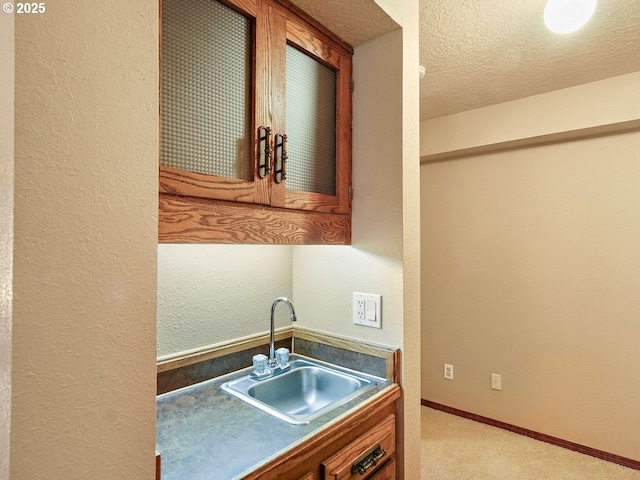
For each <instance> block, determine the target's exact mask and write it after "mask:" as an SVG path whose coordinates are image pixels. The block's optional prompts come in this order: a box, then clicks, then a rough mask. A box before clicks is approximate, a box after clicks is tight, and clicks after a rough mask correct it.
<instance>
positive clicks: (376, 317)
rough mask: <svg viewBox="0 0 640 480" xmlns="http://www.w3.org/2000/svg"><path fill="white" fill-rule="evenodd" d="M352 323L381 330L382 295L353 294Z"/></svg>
mask: <svg viewBox="0 0 640 480" xmlns="http://www.w3.org/2000/svg"><path fill="white" fill-rule="evenodd" d="M353 323H355V324H356V325H364V326H366V327H373V328H382V295H377V294H373V293H358V292H353Z"/></svg>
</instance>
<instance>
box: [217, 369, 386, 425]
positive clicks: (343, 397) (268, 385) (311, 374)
mask: <svg viewBox="0 0 640 480" xmlns="http://www.w3.org/2000/svg"><path fill="white" fill-rule="evenodd" d="M375 385H376V382H375V380H374V378H372V377H369V376H368V375H363V374H358V373H356V372H353V371H350V370H346V369H341V368H340V367H333V366H328V365H324V364H320V363H316V362H312V361H308V360H294V361H292V362H291V366H290V367H289V368H288V369H287V370H286V371H284V372H280V373H276V374H275V375H274V376H272V377H270V378H266V379H263V380H258V379H256V378H255V377H253V376H252V375H245V376H243V377H240V378H238V379H236V380H231V381H229V382H226V383H224V384H223V385H222V386H221V387H220V388H222V390H223V391H225V392H226V393H228V394H230V395H233V396H234V397H237V398H239V399H240V400H242V401H244V402H246V403H248V404H250V405H253V406H254V407H257V408H259V409H260V410H263V411H264V412H267V413H269V414H271V415H273V416H275V417H277V418H279V419H281V420H284V421H285V422H288V423H290V424H293V425H304V424H307V423H309V422H310V421H312V420H313V419H315V418H318V417H320V416H321V415H324V414H326V413H328V412H330V411H331V410H333V409H334V408H337V407H339V406H340V405H343V404H345V403H346V402H348V401H349V400H351V399H353V398H355V397H357V396H358V395H360V394H361V393H364V392H365V391H367V390H368V389H370V388H373V387H374V386H375Z"/></svg>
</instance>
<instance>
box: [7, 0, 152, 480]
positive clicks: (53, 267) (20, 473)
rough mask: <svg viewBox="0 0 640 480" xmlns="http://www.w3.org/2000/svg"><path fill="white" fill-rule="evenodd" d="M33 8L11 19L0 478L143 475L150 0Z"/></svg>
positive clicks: (148, 434) (148, 393) (147, 471)
mask: <svg viewBox="0 0 640 480" xmlns="http://www.w3.org/2000/svg"><path fill="white" fill-rule="evenodd" d="M46 8H47V10H46V12H45V13H44V14H40V15H35V14H32V15H21V16H20V17H19V18H18V17H16V23H15V88H16V89H15V174H14V184H15V196H14V199H13V200H14V203H15V211H14V213H15V224H14V235H15V236H14V243H13V249H14V252H13V253H14V257H13V258H14V269H13V279H12V283H13V317H12V328H13V339H12V349H13V365H12V372H11V384H12V394H13V398H12V410H11V437H10V476H9V478H11V480H33V479H41V478H48V479H61V480H62V479H64V480H71V479H78V480H80V479H83V480H84V479H87V478H91V479H105V480H107V479H108V480H112V479H115V478H131V479H148V478H153V474H154V468H155V464H154V453H155V348H156V344H155V312H156V241H157V240H156V239H157V213H156V211H157V193H156V192H157V154H158V152H157V139H158V121H157V119H158V95H157V91H158V55H157V36H158V24H157V18H158V12H157V2H156V1H137V2H129V1H123V0H117V1H113V2H103V3H96V2H84V1H79V0H65V1H59V0H58V1H52V2H47V4H46ZM3 15H4V14H3ZM3 113H4V110H3ZM2 255H3V259H2V260H3V264H4V263H5V261H6V260H7V259H6V258H5V257H4V255H5V253H4V251H3V253H2ZM2 428H4V426H3V427H2ZM2 433H3V434H4V433H5V432H4V431H3V432H2ZM3 441H6V439H4V440H3ZM3 478H7V477H3Z"/></svg>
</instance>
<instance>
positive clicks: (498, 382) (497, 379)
mask: <svg viewBox="0 0 640 480" xmlns="http://www.w3.org/2000/svg"><path fill="white" fill-rule="evenodd" d="M491 388H492V389H493V390H502V375H500V374H499V373H492V374H491Z"/></svg>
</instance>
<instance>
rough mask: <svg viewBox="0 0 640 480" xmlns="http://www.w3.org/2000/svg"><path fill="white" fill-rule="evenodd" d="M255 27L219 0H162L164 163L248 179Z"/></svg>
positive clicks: (183, 168) (249, 175)
mask: <svg viewBox="0 0 640 480" xmlns="http://www.w3.org/2000/svg"><path fill="white" fill-rule="evenodd" d="M252 28H253V26H252V22H251V20H249V19H247V18H246V17H244V16H243V15H241V14H239V13H238V12H236V11H234V10H232V9H230V8H229V7H227V6H225V5H223V4H221V3H220V2H218V1H216V0H163V1H162V96H161V110H160V118H161V138H160V163H161V165H164V166H167V167H173V168H179V169H181V170H187V171H190V172H198V173H204V174H209V175H219V176H223V177H230V178H239V179H243V180H251V178H252V174H251V142H250V129H251V116H250V114H251V52H252V45H251V42H252V38H253V33H252Z"/></svg>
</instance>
